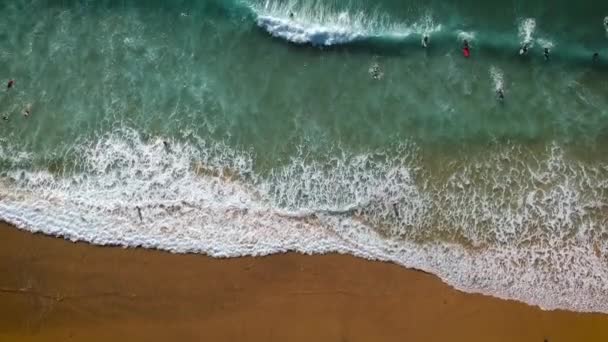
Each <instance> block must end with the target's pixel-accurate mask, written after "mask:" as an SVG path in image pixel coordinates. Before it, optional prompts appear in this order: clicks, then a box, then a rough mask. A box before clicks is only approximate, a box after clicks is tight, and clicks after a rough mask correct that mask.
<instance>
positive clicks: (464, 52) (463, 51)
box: [462, 39, 471, 58]
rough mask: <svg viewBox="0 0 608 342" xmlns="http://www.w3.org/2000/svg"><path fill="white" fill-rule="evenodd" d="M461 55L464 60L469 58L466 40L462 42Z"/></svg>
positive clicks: (469, 51) (469, 52)
mask: <svg viewBox="0 0 608 342" xmlns="http://www.w3.org/2000/svg"><path fill="white" fill-rule="evenodd" d="M462 54H463V55H464V56H465V57H466V58H469V56H471V48H470V47H469V41H468V40H466V39H465V40H464V41H463V42H462Z"/></svg>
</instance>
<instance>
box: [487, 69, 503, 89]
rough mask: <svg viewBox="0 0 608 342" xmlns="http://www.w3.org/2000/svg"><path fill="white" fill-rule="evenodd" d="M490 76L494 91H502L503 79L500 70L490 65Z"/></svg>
mask: <svg viewBox="0 0 608 342" xmlns="http://www.w3.org/2000/svg"><path fill="white" fill-rule="evenodd" d="M490 77H492V82H493V84H494V91H495V92H497V91H504V80H503V73H502V71H501V70H500V69H498V68H497V67H495V66H492V67H490Z"/></svg>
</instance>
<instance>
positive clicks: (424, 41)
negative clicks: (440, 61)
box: [422, 36, 429, 49]
mask: <svg viewBox="0 0 608 342" xmlns="http://www.w3.org/2000/svg"><path fill="white" fill-rule="evenodd" d="M427 46H429V36H424V38H422V47H423V48H425V49H426V47H427Z"/></svg>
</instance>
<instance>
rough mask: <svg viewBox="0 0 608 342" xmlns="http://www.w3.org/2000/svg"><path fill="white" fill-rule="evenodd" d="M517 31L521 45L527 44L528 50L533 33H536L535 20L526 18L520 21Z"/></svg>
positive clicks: (532, 40)
mask: <svg viewBox="0 0 608 342" xmlns="http://www.w3.org/2000/svg"><path fill="white" fill-rule="evenodd" d="M518 30H519V38H520V39H521V44H522V45H524V44H527V45H528V47H529V48H530V47H532V45H533V42H534V38H533V36H534V31H536V20H535V19H534V18H526V19H524V20H522V21H521V23H520V24H519V27H518Z"/></svg>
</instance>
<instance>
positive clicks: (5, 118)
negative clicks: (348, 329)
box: [2, 79, 32, 121]
mask: <svg viewBox="0 0 608 342" xmlns="http://www.w3.org/2000/svg"><path fill="white" fill-rule="evenodd" d="M14 87H15V80H14V79H10V80H8V83H7V84H6V91H10V90H11V89H12V88H14ZM31 113H32V105H31V104H29V103H28V104H27V105H26V106H25V109H23V112H21V114H23V116H24V117H26V118H27V117H29V116H30V114H31ZM8 119H9V116H8V114H3V115H2V120H3V121H8Z"/></svg>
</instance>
